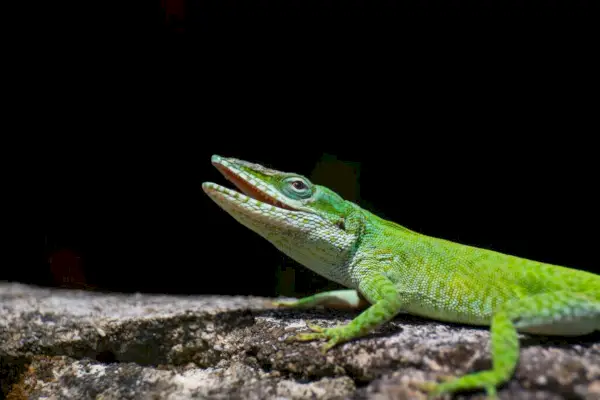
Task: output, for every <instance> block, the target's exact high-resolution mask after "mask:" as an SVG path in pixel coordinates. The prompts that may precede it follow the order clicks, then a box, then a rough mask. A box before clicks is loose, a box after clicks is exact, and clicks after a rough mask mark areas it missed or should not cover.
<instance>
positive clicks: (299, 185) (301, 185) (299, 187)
mask: <svg viewBox="0 0 600 400" xmlns="http://www.w3.org/2000/svg"><path fill="white" fill-rule="evenodd" d="M292 186H293V187H294V189H296V190H304V189H306V188H307V186H306V184H305V183H304V182H302V181H300V180H298V181H293V182H292Z"/></svg>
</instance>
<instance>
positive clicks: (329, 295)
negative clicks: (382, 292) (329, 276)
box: [273, 289, 369, 310]
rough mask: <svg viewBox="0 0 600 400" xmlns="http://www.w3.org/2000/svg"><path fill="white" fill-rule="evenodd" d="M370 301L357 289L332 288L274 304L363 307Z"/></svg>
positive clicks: (285, 305)
mask: <svg viewBox="0 0 600 400" xmlns="http://www.w3.org/2000/svg"><path fill="white" fill-rule="evenodd" d="M368 304H369V302H368V301H367V300H366V299H365V298H364V297H363V296H362V295H361V294H360V293H359V292H358V291H356V290H354V289H347V290H331V291H328V292H322V293H317V294H315V295H312V296H307V297H303V298H301V299H297V300H284V301H274V302H273V305H275V306H279V307H289V308H310V307H316V306H324V307H326V308H334V309H352V310H354V309H363V308H366V306H368Z"/></svg>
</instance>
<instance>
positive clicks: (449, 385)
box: [417, 377, 498, 400]
mask: <svg viewBox="0 0 600 400" xmlns="http://www.w3.org/2000/svg"><path fill="white" fill-rule="evenodd" d="M458 379H459V378H458ZM458 379H457V378H452V377H445V378H443V380H444V381H445V382H442V383H436V382H422V383H418V384H417V387H419V389H421V390H423V391H425V392H427V394H428V396H427V399H428V400H432V399H436V398H438V397H439V396H442V395H444V394H450V393H452V392H454V391H456V390H457V388H456V383H457V382H458ZM482 388H483V389H485V391H486V397H485V398H486V400H497V399H498V393H497V390H496V386H495V385H493V384H491V385H482Z"/></svg>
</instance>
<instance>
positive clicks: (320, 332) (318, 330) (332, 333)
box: [286, 324, 342, 354]
mask: <svg viewBox="0 0 600 400" xmlns="http://www.w3.org/2000/svg"><path fill="white" fill-rule="evenodd" d="M307 326H308V328H309V329H310V330H311V331H312V332H309V333H299V334H297V335H294V336H290V337H288V338H287V339H286V342H292V341H310V340H317V339H328V341H327V343H325V344H324V345H323V346H322V347H321V353H322V354H325V353H327V352H328V351H329V349H331V348H332V347H334V346H335V345H337V344H338V343H340V342H342V338H341V336H340V335H339V334H337V332H336V330H335V328H323V327H320V326H318V325H313V324H307Z"/></svg>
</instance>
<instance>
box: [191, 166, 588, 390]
mask: <svg viewBox="0 0 600 400" xmlns="http://www.w3.org/2000/svg"><path fill="white" fill-rule="evenodd" d="M212 163H213V165H214V166H215V167H216V168H217V169H218V170H219V171H221V172H222V173H223V175H224V176H225V177H226V178H227V179H228V180H230V181H231V182H233V183H234V184H235V185H236V186H237V188H238V189H240V190H241V191H242V192H243V193H244V194H242V193H239V192H237V191H235V190H231V189H228V188H225V187H223V186H219V185H217V184H215V183H209V182H206V183H204V184H203V186H202V187H203V189H204V191H205V192H206V193H207V194H208V195H209V196H210V198H211V199H213V200H214V201H215V202H216V203H217V204H218V205H219V206H220V207H221V208H223V209H224V210H225V211H226V212H228V213H229V214H230V215H231V216H232V217H233V218H235V219H236V220H237V221H239V222H240V223H241V224H242V225H244V226H246V227H247V228H249V229H251V230H252V231H254V232H256V233H258V234H259V235H261V236H262V237H264V238H265V239H266V240H268V241H269V242H271V243H272V244H273V245H274V246H275V247H277V248H278V249H279V250H280V251H282V252H283V253H285V254H287V255H288V256H289V257H291V258H293V259H294V260H296V261H297V262H299V263H300V264H303V265H304V266H306V267H308V268H310V269H311V270H313V271H315V272H317V273H318V274H320V275H322V276H324V277H326V278H328V279H331V280H333V281H335V282H338V283H340V284H341V285H343V286H345V287H347V288H349V289H348V290H338V291H332V292H326V293H320V294H316V295H314V296H310V297H306V298H303V299H299V300H296V301H291V302H277V303H275V304H278V305H280V306H288V307H312V306H315V305H325V306H331V307H351V308H361V307H363V308H364V305H365V304H366V305H368V307H367V308H366V309H365V310H364V311H362V312H361V313H360V314H359V315H358V316H357V317H356V318H355V319H353V320H352V321H351V322H350V323H348V324H347V325H344V326H338V327H334V328H327V329H324V328H320V327H318V326H312V325H310V326H309V327H310V329H311V331H312V332H310V333H301V334H298V335H296V336H294V337H292V338H291V340H300V341H304V340H315V339H325V340H326V341H327V342H326V344H325V345H324V346H323V348H322V350H323V352H326V351H328V350H329V349H330V348H332V347H333V346H335V345H337V344H340V343H343V342H346V341H349V340H351V339H354V338H358V337H361V336H363V335H365V334H367V333H368V332H370V331H372V330H373V329H374V328H376V327H377V326H379V325H381V324H383V323H385V322H387V321H389V320H391V319H392V318H394V317H395V316H396V315H397V314H398V313H399V312H400V311H403V312H408V313H411V314H415V315H419V316H423V317H428V318H432V319H436V320H439V321H448V322H456V323H464V324H471V325H479V326H490V332H491V351H492V363H493V367H492V369H491V370H488V371H482V372H476V373H472V374H468V375H465V376H462V377H458V378H453V379H452V380H449V381H446V382H443V383H439V384H436V383H427V384H424V385H423V388H424V389H425V390H427V391H429V393H430V396H431V397H434V396H437V395H440V394H443V393H452V392H456V391H460V390H473V389H483V390H485V391H486V392H487V395H488V396H489V397H491V398H492V397H496V390H497V387H498V386H500V385H501V384H503V383H504V382H506V381H507V380H509V379H510V378H511V376H512V374H513V372H514V370H515V367H516V366H517V363H518V357H519V341H518V336H517V332H525V333H532V334H544V335H563V336H574V335H584V334H588V333H591V332H593V331H594V330H600V276H598V275H594V274H591V273H588V272H585V271H579V270H575V269H570V268H566V267H562V266H557V265H551V264H547V263H542V262H537V261H532V260H528V259H523V258H519V257H515V256H511V255H507V254H502V253H499V252H495V251H491V250H486V249H481V248H476V247H472V246H468V245H463V244H459V243H454V242H450V241H447V240H444V239H439V238H434V237H430V236H426V235H423V234H420V233H417V232H414V231H411V230H409V229H407V228H405V227H403V226H401V225H398V224H396V223H394V222H390V221H386V220H384V219H382V218H380V217H378V216H376V215H374V214H372V213H371V212H369V211H367V210H365V209H363V208H361V207H359V206H358V205H356V204H354V203H351V202H349V201H346V200H344V199H342V198H341V197H340V196H338V195H337V194H336V193H334V192H333V191H331V190H330V189H328V188H326V187H323V186H319V185H315V184H313V183H312V182H310V181H309V180H308V179H307V178H305V177H304V176H302V175H298V174H294V173H286V172H280V171H276V170H273V169H268V168H265V167H263V166H261V165H258V164H253V163H249V162H246V161H242V160H238V159H234V158H222V157H220V156H217V155H214V156H213V157H212Z"/></svg>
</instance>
